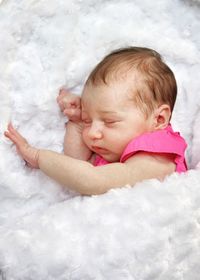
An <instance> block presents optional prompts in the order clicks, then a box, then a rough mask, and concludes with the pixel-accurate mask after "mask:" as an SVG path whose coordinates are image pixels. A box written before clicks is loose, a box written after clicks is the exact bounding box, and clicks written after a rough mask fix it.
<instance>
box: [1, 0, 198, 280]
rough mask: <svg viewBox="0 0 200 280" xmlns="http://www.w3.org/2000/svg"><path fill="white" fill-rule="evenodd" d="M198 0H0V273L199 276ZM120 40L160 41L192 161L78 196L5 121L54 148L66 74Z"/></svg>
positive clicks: (71, 82)
mask: <svg viewBox="0 0 200 280" xmlns="http://www.w3.org/2000/svg"><path fill="white" fill-rule="evenodd" d="M199 30H200V1H197V0H196V1H189V0H185V1H183V0H182V1H181V0H179V1H178V0H159V1H158V0H157V1H150V0H143V1H139V0H132V1H130V0H124V1H122V0H121V1H120V0H118V1H116V0H107V1H106V0H101V1H100V0H95V1H94V0H85V1H82V0H70V1H69V0H67V1H66V0H65V1H64V0H57V1H53V0H29V1H25V0H21V1H17V0H1V1H0V279H2V280H5V279H6V280H11V279H14V280H26V279H34V280H35V279H38V280H46V279H48V280H49V279H58V280H61V279H62V280H63V279H67V280H68V279H77V280H79V279H86V280H89V279H98V280H101V279H115V280H122V279H126V280H127V279H136V280H138V279H140V280H142V279H148V280H151V279H161V280H164V279H165V280H168V279H170V280H173V279H174V280H175V279H178V280H179V279H184V280H188V279H189V280H190V279H191V280H198V279H199V274H200V268H199V263H200V251H199V246H200V237H199V236H200V208H199V207H200V172H199V170H198V169H196V170H195V167H196V165H197V163H198V162H199V161H200V65H199V58H200V36H199ZM128 45H136V46H146V47H151V48H154V49H156V50H157V51H158V52H160V53H161V54H162V55H163V57H164V59H165V60H166V62H167V63H168V64H169V65H170V67H171V68H172V70H173V71H174V73H175V75H176V78H177V83H178V88H179V93H178V98H177V103H176V107H175V111H174V115H173V119H172V124H173V126H174V128H175V129H176V130H179V131H180V132H181V134H182V135H183V136H184V137H185V139H186V140H187V142H188V150H187V159H188V165H189V167H190V169H191V170H190V171H189V172H187V174H181V175H178V174H173V175H172V176H170V177H168V178H166V180H165V181H164V182H163V183H160V182H158V181H157V180H149V181H145V182H142V183H140V184H137V186H135V187H134V188H131V187H129V186H126V187H124V188H122V189H118V190H111V191H110V192H108V193H107V194H105V195H102V196H93V197H81V196H79V195H78V194H74V193H72V192H69V191H68V190H66V189H64V188H62V186H59V185H58V184H56V183H55V182H54V181H52V180H51V179H49V178H47V177H46V176H45V175H43V174H42V173H41V172H40V171H38V170H30V169H28V168H27V167H26V166H25V165H24V162H23V161H22V160H21V159H20V158H19V157H18V156H17V154H16V151H15V148H14V147H13V146H11V145H10V143H9V142H8V141H6V140H5V139H4V137H3V134H2V133H3V131H4V129H5V127H6V124H7V122H8V121H9V120H10V119H11V120H12V122H13V124H14V125H15V126H16V127H17V128H18V129H19V130H20V131H21V132H22V133H23V134H24V136H25V137H26V138H27V139H28V140H29V141H30V143H32V144H33V145H35V146H37V147H42V148H47V149H52V150H55V151H58V152H62V149H63V147H62V144H63V135H64V123H65V121H66V119H65V118H64V117H63V116H62V115H61V114H60V112H59V109H58V107H57V104H56V102H55V99H56V96H57V94H58V90H59V88H60V87H61V86H62V85H64V84H65V85H67V87H69V88H72V89H73V90H74V91H75V92H76V93H77V94H80V93H81V88H82V85H83V83H84V80H85V79H86V77H87V75H88V73H89V72H90V70H91V69H92V67H93V66H94V65H95V64H96V63H97V62H98V61H99V60H100V59H101V58H102V57H103V56H104V55H105V54H107V53H108V52H110V51H111V50H113V49H115V48H119V47H124V46H128Z"/></svg>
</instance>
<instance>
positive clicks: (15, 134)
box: [8, 123, 26, 141]
mask: <svg viewBox="0 0 200 280" xmlns="http://www.w3.org/2000/svg"><path fill="white" fill-rule="evenodd" d="M8 131H9V132H10V133H11V134H13V135H14V136H15V137H16V138H18V139H19V140H21V141H26V139H25V138H24V137H23V136H22V135H21V134H20V133H19V132H18V131H17V130H16V129H15V128H14V127H13V125H12V124H11V123H9V125H8Z"/></svg>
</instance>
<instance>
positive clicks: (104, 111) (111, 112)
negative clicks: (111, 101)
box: [99, 110, 117, 114]
mask: <svg viewBox="0 0 200 280" xmlns="http://www.w3.org/2000/svg"><path fill="white" fill-rule="evenodd" d="M99 112H100V113H103V114H117V112H115V111H106V110H102V111H99Z"/></svg>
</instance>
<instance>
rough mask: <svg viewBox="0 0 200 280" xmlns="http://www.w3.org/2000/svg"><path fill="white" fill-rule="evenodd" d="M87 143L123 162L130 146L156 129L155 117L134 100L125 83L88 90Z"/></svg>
mask: <svg viewBox="0 0 200 280" xmlns="http://www.w3.org/2000/svg"><path fill="white" fill-rule="evenodd" d="M82 120H83V140H84V142H85V143H86V145H87V146H88V147H89V148H90V149H91V150H92V151H93V152H94V153H96V154H98V155H100V156H102V157H103V158H104V159H105V160H107V161H109V162H116V161H119V159H120V156H121V154H122V152H123V151H124V149H125V147H126V146H127V144H128V143H129V142H130V141H131V140H132V139H133V138H135V137H137V136H139V135H141V134H143V133H144V132H148V131H151V130H152V118H151V117H149V118H148V120H147V119H146V118H145V115H144V113H143V112H142V111H141V110H140V109H139V108H138V107H136V106H135V105H134V101H133V100H131V99H130V93H129V87H128V85H127V83H125V82H122V81H121V82H115V83H113V84H112V85H110V86H107V85H101V86H92V85H88V86H87V87H85V89H84V92H83V95H82Z"/></svg>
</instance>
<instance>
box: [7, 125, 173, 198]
mask: <svg viewBox="0 0 200 280" xmlns="http://www.w3.org/2000/svg"><path fill="white" fill-rule="evenodd" d="M5 135H6V137H8V138H9V139H10V140H11V141H12V142H13V143H14V144H15V145H16V147H17V150H18V152H19V154H20V155H21V157H22V158H23V159H25V160H26V161H27V162H28V164H29V165H30V166H31V167H34V168H40V169H41V170H42V171H43V172H44V173H45V174H46V175H48V176H49V177H51V178H52V179H54V180H55V181H57V182H58V183H60V184H62V185H64V186H66V187H68V188H70V189H72V190H74V191H77V192H79V193H81V194H84V195H94V194H102V193H105V192H107V191H108V190H110V189H111V188H117V187H122V186H124V185H126V184H129V185H132V186H133V185H134V184H136V183H137V182H140V181H142V180H145V179H151V178H157V179H159V180H160V179H161V180H162V179H164V177H165V176H166V175H169V174H171V173H172V172H174V171H175V164H174V163H173V162H172V159H171V158H170V157H167V156H164V155H156V156H155V155H154V154H148V153H144V152H139V153H137V154H136V155H134V156H133V157H131V158H129V159H128V160H127V161H126V162H125V163H111V164H107V165H104V166H99V167H94V166H93V165H92V164H91V163H89V162H87V161H83V160H78V159H74V158H71V157H68V156H66V155H61V154H58V153H56V152H52V151H48V150H38V149H35V148H33V147H31V146H30V145H29V144H28V143H27V141H26V140H25V139H24V138H23V137H22V136H21V135H20V134H19V133H18V132H17V131H16V130H15V129H14V128H13V127H12V126H11V125H9V127H8V131H7V132H5Z"/></svg>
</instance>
